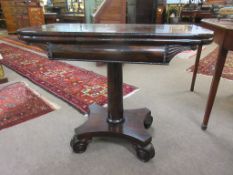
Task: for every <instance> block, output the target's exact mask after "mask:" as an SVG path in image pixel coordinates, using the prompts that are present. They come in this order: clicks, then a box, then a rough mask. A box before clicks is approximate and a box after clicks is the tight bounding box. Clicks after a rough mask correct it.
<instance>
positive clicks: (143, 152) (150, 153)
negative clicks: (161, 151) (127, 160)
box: [136, 143, 155, 162]
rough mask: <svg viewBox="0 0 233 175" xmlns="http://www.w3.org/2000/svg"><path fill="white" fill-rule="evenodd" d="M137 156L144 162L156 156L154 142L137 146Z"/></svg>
mask: <svg viewBox="0 0 233 175" xmlns="http://www.w3.org/2000/svg"><path fill="white" fill-rule="evenodd" d="M136 152H137V157H138V158H139V159H140V160H142V161H143V162H148V161H149V160H150V159H152V158H153V157H154V156H155V149H154V146H153V145H152V143H149V144H148V145H146V146H145V147H142V146H140V145H137V146H136Z"/></svg>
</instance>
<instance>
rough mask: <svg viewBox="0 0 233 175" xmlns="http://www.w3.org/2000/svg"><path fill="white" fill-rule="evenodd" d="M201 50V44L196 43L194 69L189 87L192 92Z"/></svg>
mask: <svg viewBox="0 0 233 175" xmlns="http://www.w3.org/2000/svg"><path fill="white" fill-rule="evenodd" d="M201 51H202V44H200V45H198V48H197V55H196V61H195V66H194V70H193V78H192V83H191V88H190V91H192V92H193V90H194V86H195V82H196V77H197V71H198V66H199V61H200V57H201Z"/></svg>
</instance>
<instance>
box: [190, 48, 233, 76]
mask: <svg viewBox="0 0 233 175" xmlns="http://www.w3.org/2000/svg"><path fill="white" fill-rule="evenodd" d="M217 55H218V49H217V48H216V49H215V50H214V51H212V52H211V53H210V54H208V55H207V56H206V57H204V58H203V59H201V60H200V62H199V67H198V73H199V74H203V75H213V73H214V69H215V64H216V59H217ZM193 70H194V65H193V66H191V67H190V68H188V71H191V72H193ZM222 77H223V78H227V79H230V80H233V52H232V51H229V52H228V55H227V59H226V63H225V65H224V69H223V72H222Z"/></svg>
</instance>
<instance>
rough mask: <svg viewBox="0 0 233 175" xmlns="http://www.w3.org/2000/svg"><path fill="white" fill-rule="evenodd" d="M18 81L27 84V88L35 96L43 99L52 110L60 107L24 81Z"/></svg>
mask: <svg viewBox="0 0 233 175" xmlns="http://www.w3.org/2000/svg"><path fill="white" fill-rule="evenodd" d="M19 83H24V84H25V86H27V88H29V89H30V90H31V91H32V92H33V93H34V94H35V95H36V96H37V97H39V98H41V99H42V100H43V101H45V103H46V104H47V105H49V106H50V107H51V108H52V109H54V110H58V109H61V107H60V106H59V105H57V104H55V103H53V102H51V101H50V100H48V99H47V98H46V97H45V96H43V95H41V94H40V93H39V92H37V91H36V90H34V89H32V88H31V87H30V86H29V84H28V83H26V82H24V81H20V82H19Z"/></svg>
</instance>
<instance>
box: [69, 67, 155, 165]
mask: <svg viewBox="0 0 233 175" xmlns="http://www.w3.org/2000/svg"><path fill="white" fill-rule="evenodd" d="M107 72H108V108H103V107H101V106H98V105H95V104H94V105H91V106H89V109H90V114H89V117H88V120H87V122H86V123H84V124H83V125H82V126H80V127H78V128H76V129H75V135H74V137H73V138H72V140H71V143H70V145H71V147H72V149H73V151H74V152H75V153H82V152H85V150H86V148H87V145H88V143H89V142H90V141H91V140H92V138H93V137H117V138H123V139H126V140H128V141H129V142H131V143H132V144H133V145H134V146H135V150H136V153H137V157H138V158H139V159H141V160H142V161H145V162H146V161H149V160H150V159H152V158H153V157H154V155H155V151H154V147H153V145H152V144H151V140H152V138H151V136H150V135H149V134H148V133H147V131H146V129H148V128H149V127H150V126H151V124H152V122H153V117H152V116H151V112H150V110H148V109H147V108H141V109H134V110H124V109H123V89H122V84H123V83H122V64H121V63H108V71H107Z"/></svg>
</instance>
